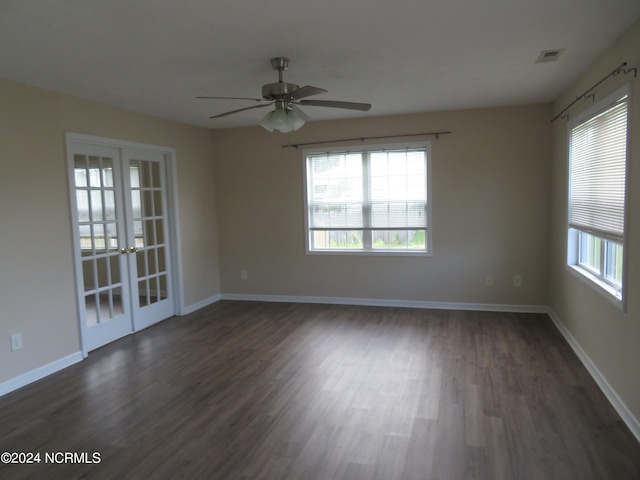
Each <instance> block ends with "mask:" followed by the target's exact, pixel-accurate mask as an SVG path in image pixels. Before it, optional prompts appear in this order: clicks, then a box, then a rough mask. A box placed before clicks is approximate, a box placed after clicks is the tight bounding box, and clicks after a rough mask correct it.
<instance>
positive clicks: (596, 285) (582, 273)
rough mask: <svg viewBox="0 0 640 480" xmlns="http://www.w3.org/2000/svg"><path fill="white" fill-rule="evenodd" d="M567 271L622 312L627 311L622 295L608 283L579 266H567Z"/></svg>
mask: <svg viewBox="0 0 640 480" xmlns="http://www.w3.org/2000/svg"><path fill="white" fill-rule="evenodd" d="M567 269H568V270H569V272H570V273H571V274H573V275H574V276H575V277H577V278H578V279H580V280H581V281H582V282H583V283H585V284H587V285H588V286H590V287H591V288H592V289H593V290H595V291H596V292H598V293H600V294H601V295H602V296H603V297H605V298H606V299H607V300H609V301H610V302H611V303H613V304H614V305H615V306H616V307H618V308H619V309H620V310H622V311H625V306H624V302H623V300H622V294H621V293H618V292H617V290H616V289H615V288H614V287H612V286H611V285H609V284H608V283H606V282H603V281H602V280H601V279H600V278H598V277H597V276H596V275H593V274H592V273H590V272H589V271H588V270H585V269H584V268H581V267H579V266H578V265H567Z"/></svg>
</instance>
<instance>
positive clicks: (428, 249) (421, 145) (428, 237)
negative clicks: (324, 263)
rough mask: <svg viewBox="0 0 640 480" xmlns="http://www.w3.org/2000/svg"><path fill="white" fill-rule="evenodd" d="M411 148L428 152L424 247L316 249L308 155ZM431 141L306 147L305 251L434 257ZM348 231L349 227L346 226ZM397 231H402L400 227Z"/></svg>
mask: <svg viewBox="0 0 640 480" xmlns="http://www.w3.org/2000/svg"><path fill="white" fill-rule="evenodd" d="M405 149H408V150H411V149H423V150H425V154H426V162H425V163H426V183H427V184H426V190H427V192H426V193H427V195H426V196H427V198H426V202H427V206H426V216H427V226H426V229H425V249H424V250H417V249H415V250H409V249H382V248H373V247H368V248H366V245H363V247H362V248H359V249H355V248H349V249H347V248H345V249H314V248H313V245H312V239H311V230H310V225H309V192H308V190H309V177H308V164H309V162H308V156H309V155H313V154H319V153H350V154H355V153H365V152H369V153H371V152H381V151H394V150H405ZM431 163H432V162H431V142H430V141H421V142H409V143H386V144H375V145H374V144H370V145H367V144H365V145H349V146H340V147H324V148H307V149H304V150H302V164H303V193H304V229H305V230H304V237H305V254H306V255H355V256H378V257H379V256H409V257H431V256H432V255H433V242H432V230H433V215H432V201H431V198H432V194H431V193H432V187H431V186H432V181H431V178H432V170H431ZM345 230H347V229H345ZM398 230H403V229H402V228H398Z"/></svg>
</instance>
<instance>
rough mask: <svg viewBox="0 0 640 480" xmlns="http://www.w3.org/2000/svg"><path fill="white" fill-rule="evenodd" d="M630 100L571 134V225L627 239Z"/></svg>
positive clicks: (605, 235)
mask: <svg viewBox="0 0 640 480" xmlns="http://www.w3.org/2000/svg"><path fill="white" fill-rule="evenodd" d="M626 161H627V97H626V96H625V97H623V98H622V99H620V100H619V101H618V102H616V103H615V104H614V105H613V106H611V107H609V108H608V109H607V110H605V111H603V112H602V113H600V114H599V115H596V116H595V117H593V118H590V119H589V120H587V121H585V122H584V123H581V124H579V125H577V126H575V127H574V128H573V129H572V130H571V132H570V179H571V183H570V187H569V225H570V226H571V227H572V228H577V229H580V230H584V231H587V232H590V233H593V234H595V235H599V236H601V237H604V238H607V239H610V240H613V241H617V242H621V241H622V239H623V236H624V211H625V171H626Z"/></svg>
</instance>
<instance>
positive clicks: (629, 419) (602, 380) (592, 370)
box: [547, 308, 640, 442]
mask: <svg viewBox="0 0 640 480" xmlns="http://www.w3.org/2000/svg"><path fill="white" fill-rule="evenodd" d="M547 314H548V315H549V317H550V318H551V321H553V323H554V325H555V326H556V328H557V329H558V331H560V334H561V335H562V336H563V337H564V339H565V340H566V341H567V343H568V344H569V346H570V347H571V348H572V350H573V351H574V352H575V354H576V355H577V356H578V358H579V359H580V361H581V362H582V364H583V365H584V367H585V368H586V369H587V371H588V372H589V374H590V375H591V377H592V378H593V380H594V381H595V382H596V384H597V385H598V387H600V390H602V393H604V396H605V397H607V400H609V403H611V405H612V406H613V408H614V409H615V410H616V412H618V415H620V417H622V421H623V422H624V423H625V424H626V425H627V427H629V430H631V433H633V435H634V436H635V437H636V439H637V440H638V442H640V422H639V421H638V419H637V418H636V417H635V416H634V415H633V413H632V412H631V410H629V408H628V407H627V406H626V405H625V403H624V402H623V401H622V399H621V398H620V397H619V396H618V394H617V393H616V391H615V390H614V389H613V387H612V386H611V385H610V384H609V382H608V381H607V379H606V377H605V376H604V375H603V374H602V372H600V370H599V369H598V367H597V366H596V364H595V363H594V362H593V360H591V358H590V357H589V355H587V353H586V352H585V351H584V350H583V349H582V347H581V346H580V344H579V343H578V341H577V340H576V339H575V338H574V337H573V335H571V332H570V331H569V330H568V329H567V327H565V326H564V324H563V323H562V321H561V320H560V318H558V316H557V315H556V314H555V312H554V311H553V310H552V309H551V308H548V310H547Z"/></svg>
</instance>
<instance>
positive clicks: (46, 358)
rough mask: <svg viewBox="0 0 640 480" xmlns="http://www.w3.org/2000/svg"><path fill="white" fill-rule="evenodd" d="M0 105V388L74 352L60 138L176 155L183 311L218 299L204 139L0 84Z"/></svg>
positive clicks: (204, 134) (177, 127) (165, 124)
mask: <svg viewBox="0 0 640 480" xmlns="http://www.w3.org/2000/svg"><path fill="white" fill-rule="evenodd" d="M0 105H2V107H1V108H0V382H3V381H5V380H8V379H11V378H14V377H16V376H18V375H21V374H24V373H26V372H29V371H31V370H33V369H35V368H38V367H42V366H44V365H47V364H48V363H50V362H53V361H56V360H58V359H60V358H63V357H65V356H67V355H70V354H73V353H75V352H78V351H79V349H80V343H79V333H78V320H77V312H76V310H77V307H76V299H75V284H74V268H73V252H72V243H71V242H72V240H71V238H72V237H71V225H70V213H69V208H70V207H69V191H68V181H67V163H66V156H65V155H66V154H65V132H66V131H71V132H75V133H83V134H88V135H96V136H102V137H109V138H116V139H122V140H128V141H134V142H141V143H149V144H157V145H163V146H169V147H174V148H175V149H176V157H177V176H178V179H177V181H178V190H179V198H178V203H179V211H180V232H181V242H182V262H183V276H184V304H185V305H186V306H187V307H188V306H189V305H191V304H194V303H197V302H201V301H206V299H208V298H211V297H212V296H215V295H217V294H218V293H219V292H220V288H219V279H218V256H217V238H216V215H215V198H214V196H213V189H212V186H213V182H214V178H213V163H212V161H211V159H212V157H213V153H212V141H211V134H210V132H209V131H208V130H206V129H202V128H196V127H191V126H186V125H181V124H178V123H175V122H170V121H166V120H162V119H158V118H153V117H150V116H146V115H142V114H137V113H133V112H128V111H125V110H122V109H117V108H113V107H109V106H106V105H101V104H97V103H94V102H88V101H85V100H81V99H78V98H74V97H70V96H66V95H60V94H56V93H52V92H48V91H45V90H41V89H38V88H33V87H28V86H25V85H21V84H18V83H15V82H11V81H8V80H1V79H0ZM16 332H21V333H22V335H23V342H24V348H23V349H22V350H18V351H16V352H11V350H10V342H9V337H10V335H11V334H13V333H16Z"/></svg>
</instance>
